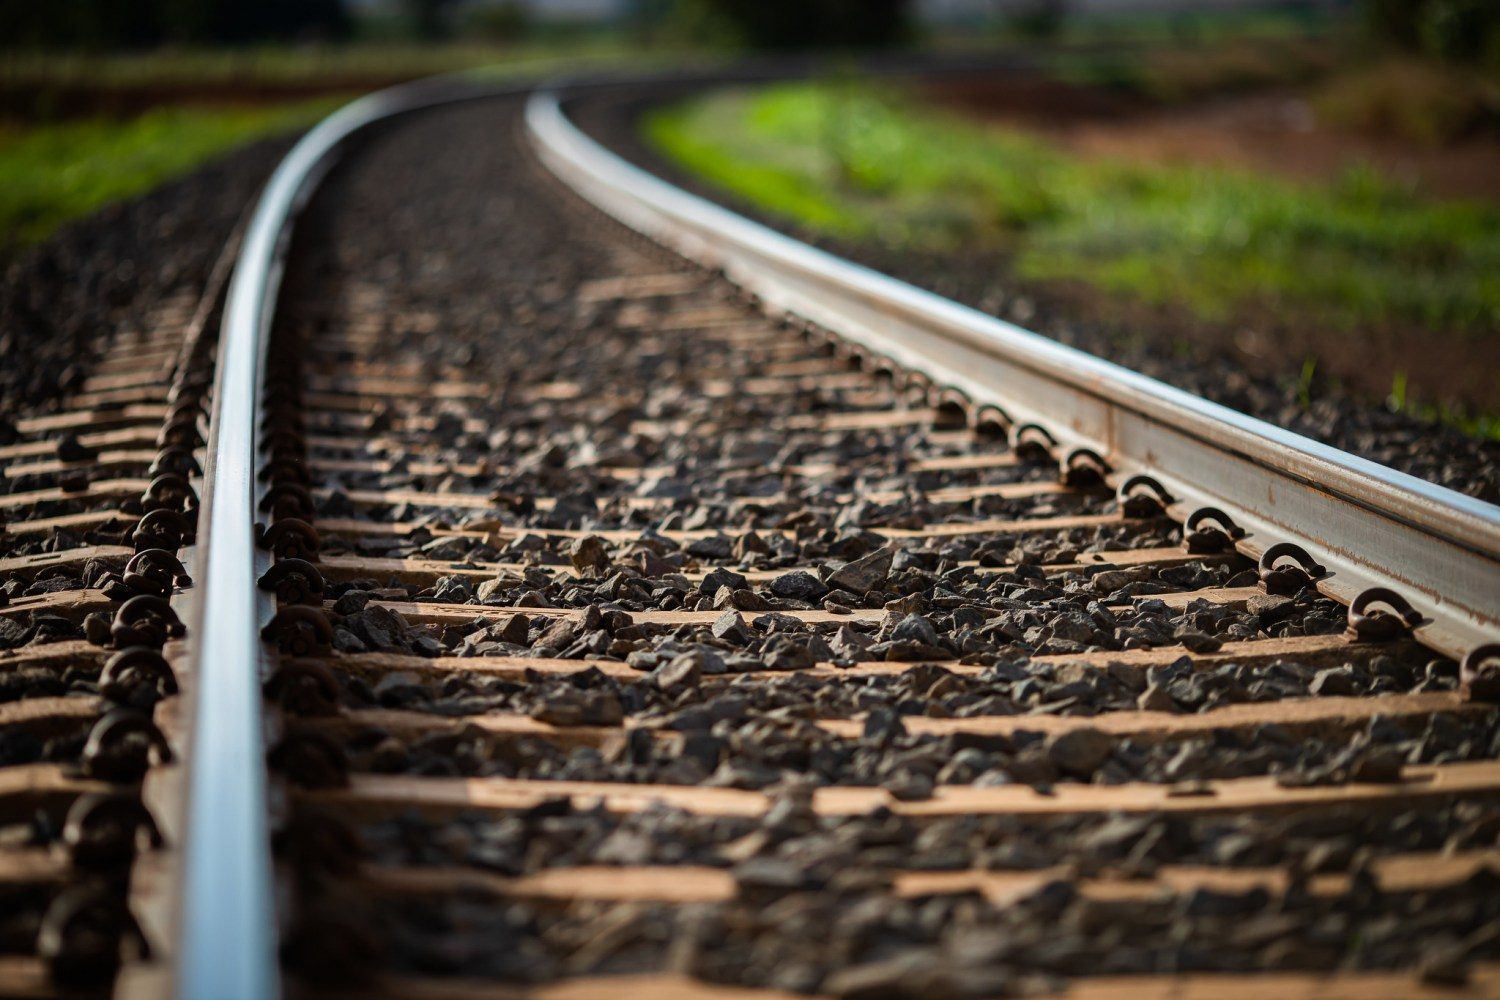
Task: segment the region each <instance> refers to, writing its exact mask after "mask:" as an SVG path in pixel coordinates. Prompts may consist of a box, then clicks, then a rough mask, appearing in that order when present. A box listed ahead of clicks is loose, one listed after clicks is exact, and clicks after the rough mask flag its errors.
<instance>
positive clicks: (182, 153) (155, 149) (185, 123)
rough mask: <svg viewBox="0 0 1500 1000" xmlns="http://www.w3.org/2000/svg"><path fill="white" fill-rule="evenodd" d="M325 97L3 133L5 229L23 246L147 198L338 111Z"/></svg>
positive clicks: (8, 239) (0, 189) (0, 191)
mask: <svg viewBox="0 0 1500 1000" xmlns="http://www.w3.org/2000/svg"><path fill="white" fill-rule="evenodd" d="M338 103H339V100H338V99H337V98H334V99H329V98H322V99H317V100H312V101H303V102H299V103H296V104H291V105H286V106H278V107H271V108H217V109H215V108H163V109H161V110H157V111H152V112H148V113H147V114H144V115H141V116H140V117H138V118H134V119H132V120H130V121H123V122H121V121H105V120H91V121H79V122H67V123H63V124H58V125H44V126H36V127H29V128H26V129H24V130H15V131H11V132H0V232H3V233H4V234H5V239H4V241H3V244H4V245H8V246H9V247H12V248H14V247H16V246H18V245H25V244H27V243H32V242H35V241H37V240H40V239H43V238H45V237H46V236H47V235H48V234H49V233H51V232H52V231H53V230H54V229H56V228H57V227H58V226H59V225H61V224H62V223H64V222H66V221H68V220H69V219H73V218H77V217H79V216H82V215H87V214H88V213H90V212H93V211H95V210H97V209H98V208H100V207H101V206H103V205H106V204H108V203H110V202H113V201H119V200H121V199H125V198H130V197H132V196H134V195H138V194H142V193H144V192H146V191H149V190H150V189H151V188H153V187H156V186H157V185H158V184H161V183H162V182H164V181H166V180H169V179H170V178H172V177H175V176H177V175H178V174H181V173H184V172H186V171H188V170H191V169H192V168H193V167H195V166H198V165H199V164H201V163H203V162H204V161H206V160H208V159H210V158H212V157H214V156H217V155H220V154H222V153H225V152H227V151H229V150H231V149H233V148H235V147H236V146H242V145H244V144H246V143H248V142H251V141H253V140H255V139H259V138H263V137H265V136H269V135H275V134H277V133H283V132H287V131H290V130H293V129H298V128H302V127H304V126H306V125H307V124H309V123H311V122H313V121H315V120H316V119H317V118H318V117H319V116H321V115H323V114H326V113H327V112H328V111H330V110H332V109H333V108H334V107H335V106H337V105H338Z"/></svg>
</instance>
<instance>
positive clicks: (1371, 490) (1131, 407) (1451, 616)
mask: <svg viewBox="0 0 1500 1000" xmlns="http://www.w3.org/2000/svg"><path fill="white" fill-rule="evenodd" d="M527 125H528V130H529V132H530V136H531V140H532V143H533V145H534V146H535V148H536V150H537V152H538V154H539V156H540V157H541V158H542V160H543V162H544V163H546V164H547V166H548V167H549V168H551V169H552V171H553V172H554V173H556V174H557V175H558V176H559V177H560V178H562V179H563V180H564V181H565V182H566V183H568V184H569V185H570V186H571V187H573V188H574V189H575V190H576V191H577V192H578V193H580V194H581V195H583V196H584V197H585V198H587V199H589V200H590V201H592V202H593V203H594V204H595V205H597V206H598V207H600V208H602V209H603V210H605V211H606V212H608V213H609V214H611V215H613V216H614V217H615V218H617V219H619V220H620V221H622V222H624V223H626V224H627V225H629V226H631V227H632V228H634V229H636V230H638V231H640V232H642V233H644V234H646V235H648V236H650V237H652V238H654V239H656V240H658V241H659V242H661V243H663V244H665V245H667V246H669V247H671V248H673V249H675V250H677V251H678V252H680V253H682V254H683V255H684V256H687V257H688V258H690V259H692V260H695V261H697V262H698V263H700V264H702V265H704V266H706V267H717V268H722V269H723V270H724V272H725V274H726V275H727V276H728V277H729V279H730V280H731V281H733V282H734V283H735V284H737V285H740V286H741V287H743V288H745V289H746V290H748V291H750V292H753V293H754V294H756V295H757V296H759V297H760V299H761V301H762V302H763V303H764V305H765V307H766V308H767V310H768V311H771V312H773V313H776V312H779V313H783V314H785V315H787V316H789V317H794V318H797V319H801V320H803V321H807V322H811V323H814V324H816V325H818V326H821V327H823V328H825V329H828V330H831V331H833V332H835V333H837V334H838V335H840V336H842V337H845V338H848V339H851V340H854V341H856V342H858V343H860V344H863V345H864V346H865V347H866V348H867V349H868V350H869V351H871V352H873V353H875V354H876V355H880V356H885V357H888V358H890V359H892V360H893V361H894V362H896V363H897V364H899V365H902V366H905V367H910V368H913V369H916V370H918V371H921V372H924V373H926V374H927V375H928V376H929V377H930V378H931V379H932V380H933V381H934V382H935V383H937V384H938V385H943V386H952V387H954V388H955V389H957V390H959V391H960V392H961V393H962V394H963V395H964V396H967V397H968V398H969V399H970V400H972V402H973V404H974V405H976V406H978V407H986V406H997V407H999V408H1000V410H1001V412H1002V413H1003V415H1004V417H1003V419H1004V422H1005V423H1007V424H1008V425H1009V427H1010V430H1011V431H1012V433H1017V432H1019V431H1020V430H1021V429H1022V428H1024V427H1027V426H1028V425H1032V426H1034V427H1036V428H1038V429H1039V430H1040V431H1041V432H1042V433H1043V434H1044V435H1046V436H1049V437H1050V438H1051V439H1052V440H1051V441H1050V442H1048V447H1049V450H1050V451H1051V452H1052V453H1053V455H1054V456H1055V457H1056V458H1057V460H1058V461H1059V463H1060V464H1061V465H1062V466H1063V467H1067V466H1068V465H1069V464H1070V463H1071V462H1072V461H1073V457H1074V456H1075V455H1077V454H1078V453H1079V452H1080V450H1085V451H1092V452H1095V453H1097V454H1099V455H1102V456H1104V458H1105V459H1106V460H1107V461H1108V463H1109V464H1110V466H1111V467H1112V468H1111V475H1110V477H1109V479H1110V481H1111V482H1112V483H1114V484H1116V485H1119V484H1121V483H1124V482H1125V481H1127V480H1128V479H1129V478H1130V477H1131V476H1133V475H1136V474H1148V475H1150V476H1152V477H1154V478H1156V479H1157V480H1159V481H1160V482H1161V484H1162V485H1163V486H1165V487H1166V489H1167V490H1168V491H1169V492H1170V494H1171V495H1172V497H1174V498H1175V501H1176V502H1175V503H1173V504H1171V505H1170V507H1169V510H1170V512H1171V513H1172V514H1173V516H1175V517H1177V518H1178V519H1186V518H1187V517H1189V516H1190V515H1191V513H1192V512H1194V511H1195V510H1198V509H1201V508H1204V507H1216V508H1220V509H1222V510H1223V511H1226V512H1227V513H1228V514H1229V515H1230V516H1231V517H1232V518H1233V520H1234V521H1235V522H1236V523H1237V524H1238V525H1239V527H1240V528H1242V529H1244V531H1245V535H1244V537H1243V538H1242V539H1240V540H1239V542H1238V548H1239V549H1240V551H1242V552H1244V553H1245V554H1247V555H1249V556H1252V557H1257V558H1258V557H1260V556H1261V555H1262V554H1263V553H1264V552H1265V551H1266V550H1267V549H1269V548H1270V547H1271V546H1272V545H1275V544H1277V543H1279V542H1287V541H1289V542H1294V543H1296V544H1299V545H1301V546H1302V547H1303V548H1305V549H1306V550H1307V551H1308V552H1310V553H1312V554H1313V556H1314V557H1315V558H1317V559H1318V560H1319V561H1320V562H1321V563H1322V565H1323V566H1324V567H1325V568H1326V569H1327V570H1328V573H1327V575H1325V576H1324V577H1322V578H1321V579H1319V580H1318V582H1317V585H1318V589H1319V590H1320V591H1321V592H1322V593H1324V594H1325V595H1327V596H1328V597H1330V598H1333V599H1335V600H1338V601H1340V602H1341V603H1343V604H1346V605H1347V604H1350V603H1351V602H1353V601H1354V600H1355V599H1356V598H1357V597H1358V595H1359V594H1361V593H1362V592H1364V591H1367V590H1370V589H1371V588H1377V587H1379V588H1388V589H1391V590H1394V591H1396V592H1397V593H1399V594H1401V595H1403V596H1404V597H1406V598H1407V600H1409V601H1410V602H1411V604H1412V605H1413V606H1414V607H1415V608H1416V609H1417V611H1418V612H1420V613H1421V614H1422V616H1423V619H1422V622H1421V624H1419V625H1418V627H1417V628H1416V630H1415V632H1416V635H1417V637H1418V638H1419V639H1420V640H1421V641H1422V642H1423V643H1424V644H1426V645H1428V646H1430V647H1432V648H1433V649H1437V650H1440V651H1442V652H1444V653H1447V654H1448V655H1450V656H1453V657H1455V658H1462V657H1463V656H1464V655H1465V654H1466V653H1468V652H1469V651H1470V650H1472V649H1474V648H1476V647H1479V646H1481V645H1483V644H1485V643H1488V642H1493V641H1494V640H1495V636H1496V632H1497V629H1500V508H1496V507H1495V506H1493V505H1490V504H1487V503H1484V502H1483V501H1480V500H1477V499H1475V498H1472V497H1467V496H1464V495H1462V494H1460V493H1457V492H1454V491H1453V490H1449V489H1445V488H1443V487H1440V486H1436V485H1433V484H1431V483H1428V482H1424V481H1423V480H1420V479H1417V478H1415V477H1413V476H1409V475H1406V474H1405V473H1401V472H1396V471H1394V470H1392V469H1389V468H1386V467H1385V466H1382V465H1378V464H1376V463H1374V462H1370V461H1368V460H1366V459H1363V458H1360V457H1358V456H1355V455H1351V454H1348V453H1346V452H1343V451H1340V450H1338V449H1336V448H1332V447H1329V446H1327V445H1324V444H1320V443H1318V442H1316V441H1313V440H1311V439H1309V438H1305V437H1303V436H1301V435H1298V434H1293V433H1291V432H1289V431H1286V430H1283V429H1281V428H1279V427H1275V426H1273V425H1271V424H1268V423H1266V422H1264V421H1261V420H1257V419H1255V418H1253V417H1249V416H1246V415H1244V414H1241V413H1237V412H1235V411H1233V410H1231V409H1229V408H1227V407H1224V406H1220V405H1218V404H1216V403H1211V402H1209V401H1207V400H1204V399H1200V398H1198V397H1196V396H1193V395H1191V394H1189V393H1186V392H1183V391H1181V390H1178V389H1174V388H1172V387H1171V386H1168V385H1165V384H1164V383H1161V382H1158V381H1156V380H1155V379H1151V378H1148V377H1146V376H1144V375H1140V374H1138V373H1136V372H1133V371H1130V370H1129V369H1126V368H1122V367H1120V366H1119V365H1115V364H1112V363H1110V362H1107V361H1103V360H1101V359H1099V358H1096V357H1094V356H1092V355H1090V354H1086V353H1084V352H1083V351H1079V350H1077V349H1075V348H1071V347H1068V346H1066V345H1064V344H1060V343H1058V342H1057V341H1054V340H1051V339H1049V338H1047V337H1043V336H1041V335H1039V334H1035V333H1032V332H1030V331H1028V330H1025V329H1022V328H1021V327H1018V326H1016V325H1014V324H1011V323H1007V322H1005V321H1003V320H999V319H996V318H994V317H992V316H988V315H986V314H984V313H981V312H979V311H977V310H974V309H970V308H968V307H966V306H962V305H959V304H958V303H956V302H952V301H950V300H948V299H944V298H942V297H941V296H938V295H935V294H933V293H931V292H927V291H923V290H922V289H919V288H916V287H914V286H912V285H909V284H906V283H905V282H902V281H898V280H896V279H894V278H891V277H888V276H886V275H883V274H880V273H878V272H876V271H873V270H871V269H869V268H866V267H862V266H859V265H857V264H853V263H850V262H848V261H845V260H842V259H839V258H837V257H835V256H833V255H831V254H828V253H826V252H824V251H821V250H818V249H815V248H813V247H811V246H808V245H807V244H804V243H801V242H798V241H797V240H794V239H791V238H789V237H787V236H784V235H782V234H780V233H777V232H775V231H774V230H771V229H769V228H767V227H765V226H762V225H759V224H758V223H755V222H752V221H750V220H749V219H746V218H744V217H743V216H740V215H737V214H736V213H734V212H732V211H730V210H728V209H725V208H723V207H721V206H718V205H715V204H713V203H711V202H709V201H707V200H705V199H703V198H700V197H698V196H696V195H693V194H690V193H688V192H686V191H683V190H681V189H679V188H676V187H674V186H672V185H671V184H668V183H667V182H665V181H663V180H661V179H659V178H657V177H654V176H652V175H651V174H649V173H647V172H646V171H644V170H641V169H640V168H638V167H636V166H634V165H632V164H630V163H628V162H626V161H625V160H624V159H623V158H621V157H620V156H617V155H616V154H614V153H612V152H610V151H609V150H608V149H605V148H604V147H603V146H601V145H600V144H599V143H597V142H595V141H594V140H593V139H591V138H589V137H588V136H587V135H585V134H584V133H583V131H582V130H580V129H579V128H578V127H577V126H576V125H574V124H573V123H572V122H571V121H570V120H569V119H568V117H567V114H566V112H565V111H564V109H563V106H562V103H561V100H560V97H559V94H558V93H557V92H545V91H539V92H537V93H535V94H534V95H533V96H532V98H531V100H530V103H529V105H528V108H527Z"/></svg>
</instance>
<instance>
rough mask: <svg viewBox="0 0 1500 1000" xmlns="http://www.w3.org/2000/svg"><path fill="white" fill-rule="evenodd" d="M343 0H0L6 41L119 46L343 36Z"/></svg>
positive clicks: (347, 25) (347, 21) (346, 22)
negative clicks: (11, 0) (0, 0)
mask: <svg viewBox="0 0 1500 1000" xmlns="http://www.w3.org/2000/svg"><path fill="white" fill-rule="evenodd" d="M352 26H353V22H352V20H351V18H350V16H349V12H348V10H347V9H346V8H345V6H344V3H343V0H45V2H41V3H25V2H15V3H6V4H0V39H4V43H3V44H4V45H5V47H6V48H11V49H19V48H49V49H58V48H94V49H105V48H121V47H137V48H138V47H145V46H152V45H162V44H167V43H176V44H184V43H196V44H206V43H214V44H243V43H245V42H256V41H267V40H272V39H280V40H301V41H307V40H311V39H315V38H316V39H323V40H331V39H339V38H347V37H348V36H349V34H350V32H351V29H352Z"/></svg>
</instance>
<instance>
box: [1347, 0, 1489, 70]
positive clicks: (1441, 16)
mask: <svg viewBox="0 0 1500 1000" xmlns="http://www.w3.org/2000/svg"><path fill="white" fill-rule="evenodd" d="M1363 9H1364V17H1365V24H1366V26H1367V27H1368V28H1369V30H1370V31H1371V33H1372V34H1374V35H1375V37H1376V38H1378V39H1380V40H1381V41H1383V42H1385V43H1387V44H1389V45H1393V46H1395V47H1397V48H1400V49H1404V50H1406V51H1408V52H1417V53H1421V54H1423V55H1427V56H1431V57H1433V58H1435V59H1440V60H1442V61H1444V62H1454V63H1465V62H1477V61H1479V60H1480V59H1484V58H1488V59H1489V60H1496V59H1500V0H1363ZM1497 68H1500V67H1497Z"/></svg>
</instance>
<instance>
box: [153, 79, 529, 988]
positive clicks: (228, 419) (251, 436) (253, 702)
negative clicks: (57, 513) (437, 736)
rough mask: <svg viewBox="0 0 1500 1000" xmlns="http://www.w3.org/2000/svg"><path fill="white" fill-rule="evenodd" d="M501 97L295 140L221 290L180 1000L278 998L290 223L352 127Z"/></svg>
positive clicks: (367, 107)
mask: <svg viewBox="0 0 1500 1000" xmlns="http://www.w3.org/2000/svg"><path fill="white" fill-rule="evenodd" d="M497 92H499V91H498V90H497V89H496V88H481V87H479V86H477V85H472V84H465V83H462V82H459V81H455V80H438V81H422V82H419V83H416V84H411V85H406V86H401V87H395V88H391V89H389V90H384V91H381V92H379V93H376V94H372V95H370V96H368V97H365V98H362V99H360V100H357V101H355V102H353V103H352V104H349V105H348V106H346V107H344V108H342V109H341V110H339V111H338V112H336V113H334V114H333V115H331V116H330V117H328V118H327V119H325V120H324V121H323V122H322V123H320V124H319V125H318V126H317V127H316V128H314V129H313V130H312V131H310V132H309V133H308V134H307V135H306V136H304V137H303V138H302V139H301V141H299V142H298V143H297V145H296V146H295V147H294V148H293V149H292V151H291V152H290V153H288V154H287V156H286V158H285V159H284V160H283V161H282V162H281V164H280V165H279V166H278V167H277V169H276V172H275V173H274V174H273V175H272V177H271V179H270V181H269V182H268V183H267V185H266V188H265V190H264V192H263V193H262V195H261V198H260V201H259V203H258V204H257V206H256V208H255V212H254V214H253V216H252V217H251V219H250V222H249V225H248V228H247V231H246V234H245V240H244V244H243V246H242V248H241V251H240V256H239V259H238V261H237V262H236V264H235V269H234V273H233V275H232V277H231V279H230V286H229V292H228V300H227V302H226V304H225V309H224V318H223V324H222V329H221V332H220V341H219V361H218V371H217V375H216V392H215V397H214V398H215V409H214V413H213V415H212V419H211V422H210V429H209V442H208V460H207V463H206V466H205V480H206V482H207V484H208V485H207V487H206V489H205V494H204V499H203V509H202V514H201V525H200V529H199V530H200V536H199V544H200V545H201V546H202V547H203V550H204V553H205V555H204V572H203V580H202V583H201V590H200V592H199V599H198V601H197V604H196V608H195V614H194V620H193V626H192V628H191V630H190V635H191V636H193V637H194V638H193V639H192V640H191V645H190V649H189V661H188V662H189V664H190V672H191V675H192V676H193V678H194V683H193V691H194V697H193V704H192V707H191V710H190V711H191V717H192V729H191V735H190V738H189V747H190V751H189V756H188V760H189V762H190V763H189V779H188V781H189V785H188V788H189V793H188V804H187V820H186V830H185V832H186V838H185V847H184V850H185V858H184V861H183V872H182V883H181V884H182V900H181V906H182V911H181V925H180V926H181V927H182V929H183V938H182V945H181V950H180V952H179V955H178V967H177V970H176V991H177V995H179V996H182V997H192V998H205V1000H206V998H226V1000H227V998H230V997H274V996H276V995H278V994H279V992H280V989H279V984H280V976H279V974H278V972H277V968H276V929H275V915H274V909H273V902H272V885H271V859H270V830H269V821H268V802H267V796H266V788H267V782H266V759H265V733H264V731H263V726H264V723H263V719H262V713H261V681H262V658H263V651H262V642H261V638H260V634H259V632H260V628H261V626H262V625H263V624H264V622H265V621H266V620H267V619H268V618H269V617H270V615H271V613H272V612H273V611H274V607H273V602H272V601H271V600H270V599H269V598H267V597H266V596H265V595H264V594H263V593H262V592H260V591H258V590H257V589H256V580H257V578H258V577H259V576H260V574H261V572H262V571H263V570H264V568H265V565H266V557H265V556H264V555H263V554H262V553H261V552H260V551H259V550H258V549H257V546H256V538H255V532H256V504H257V502H258V500H259V498H260V495H261V493H262V492H263V490H262V489H261V488H260V485H259V484H258V483H257V482H256V470H257V467H258V456H259V453H260V440H259V438H260V429H259V425H260V418H259V414H260V402H261V400H260V396H261V388H262V385H263V384H264V378H265V365H266V344H267V340H266V335H267V332H268V330H269V327H270V323H271V318H272V315H273V314H274V312H275V306H276V296H277V292H278V290H279V288H280V284H281V277H282V271H283V265H284V259H285V255H286V251H287V248H288V246H289V244H290V239H291V230H292V225H293V222H294V220H295V218H296V216H297V213H298V212H299V211H300V210H301V208H302V207H303V206H304V205H305V204H306V203H307V200H308V198H309V197H310V196H311V194H312V192H313V190H314V189H315V188H316V187H317V183H318V181H319V179H321V177H322V176H323V175H324V174H326V172H327V171H328V169H329V168H331V167H332V165H333V163H334V162H335V161H336V159H337V157H338V152H339V149H340V147H341V145H342V144H343V143H344V142H345V141H346V140H347V139H348V138H349V137H350V136H352V135H354V134H355V133H357V132H359V131H360V130H362V129H364V128H366V127H368V126H370V125H372V124H374V123H376V122H379V121H382V120H385V119H388V118H391V117H393V116H395V115H399V114H402V113H403V112H406V111H411V110H415V109H418V108H423V107H431V106H434V105H438V104H444V103H448V102H452V101H459V100H465V99H470V98H474V97H479V96H486V95H488V94H491V93H497Z"/></svg>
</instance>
